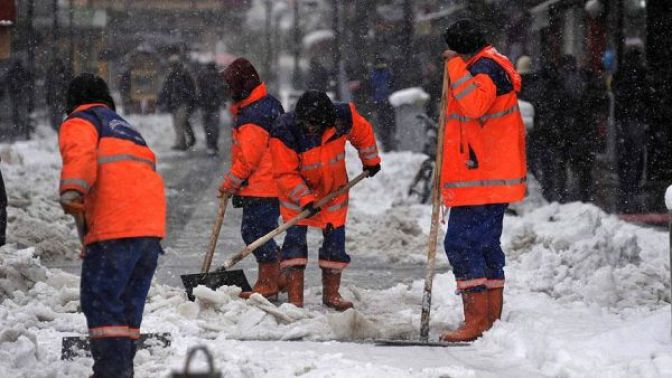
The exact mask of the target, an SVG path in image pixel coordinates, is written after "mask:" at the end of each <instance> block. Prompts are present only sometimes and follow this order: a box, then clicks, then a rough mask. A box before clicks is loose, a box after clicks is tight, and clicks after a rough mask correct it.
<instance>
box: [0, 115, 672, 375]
mask: <svg viewBox="0 0 672 378" xmlns="http://www.w3.org/2000/svg"><path fill="white" fill-rule="evenodd" d="M131 120H132V121H133V123H135V124H136V125H137V127H138V128H139V129H140V131H141V132H142V133H143V135H144V136H145V137H146V139H147V140H148V142H149V144H150V146H151V147H152V148H153V149H154V150H155V151H157V152H158V154H159V162H160V164H159V170H160V171H161V172H162V173H163V174H164V175H166V174H167V175H168V176H169V177H166V183H167V187H168V196H169V200H170V201H171V207H174V209H172V210H171V215H169V222H170V230H171V235H170V237H169V238H167V240H166V241H165V246H166V250H167V253H166V255H165V256H163V257H162V260H161V267H160V269H159V271H158V273H157V281H159V283H157V284H155V285H154V286H153V287H152V290H151V292H150V296H149V299H148V304H147V307H146V311H145V321H144V323H143V329H144V331H146V332H171V333H172V335H173V338H174V339H173V345H172V346H171V347H170V348H166V349H159V348H154V349H150V350H145V351H141V352H139V353H138V356H137V357H136V361H135V363H136V376H138V377H165V376H169V373H170V372H171V371H173V370H178V369H181V367H182V365H183V361H184V357H185V354H186V352H187V349H188V348H189V347H191V346H194V345H199V344H205V345H207V346H209V347H210V350H211V351H212V352H213V354H214V355H215V360H216V364H217V366H218V368H219V369H221V370H222V372H223V373H224V376H227V377H292V376H306V377H323V376H330V377H352V376H357V377H411V376H412V377H446V376H451V377H481V376H485V377H489V376H492V377H495V376H497V377H498V376H505V377H521V376H525V377H527V376H561V377H631V376H634V377H658V376H661V377H664V376H672V341H671V337H670V334H671V330H670V304H669V302H670V282H669V277H670V266H669V256H668V245H667V243H668V235H667V233H666V232H661V231H657V230H651V229H647V228H641V227H638V226H634V225H630V224H627V223H624V222H621V221H619V220H618V219H617V218H615V217H613V216H610V215H608V214H605V213H604V212H602V211H601V210H599V209H598V208H596V207H594V206H592V205H588V204H580V203H573V204H568V205H557V204H550V205H543V204H539V203H537V202H535V201H532V202H531V203H527V204H525V205H524V206H522V207H520V209H519V210H520V215H521V216H507V217H506V219H505V230H504V236H503V239H502V242H503V246H504V248H505V251H506V252H507V259H508V266H507V269H506V273H507V287H506V291H505V308H504V313H503V319H502V321H500V322H498V323H497V324H496V325H495V326H494V327H493V329H492V330H490V331H489V332H487V333H486V335H485V336H484V337H483V338H481V339H480V340H478V341H477V342H475V343H473V344H472V345H471V346H469V347H460V348H457V347H454V348H429V347H412V348H409V347H403V348H394V347H378V346H373V345H371V344H367V340H370V339H374V338H379V337H382V338H410V339H417V337H418V327H419V317H420V301H421V297H422V285H423V282H422V279H423V272H424V261H425V257H424V255H425V248H426V242H427V235H426V234H427V229H428V221H429V208H428V206H424V205H417V204H413V203H409V202H408V201H406V200H405V192H406V188H407V185H408V183H409V182H410V180H411V178H412V175H413V173H414V171H415V169H416V168H417V167H418V166H419V164H420V162H421V161H422V159H423V156H420V155H414V154H410V153H394V154H387V155H385V156H384V163H383V171H382V172H381V173H380V174H379V175H378V176H376V177H375V178H374V179H372V180H366V181H365V182H364V183H362V184H361V186H358V187H356V188H355V189H354V190H353V192H352V200H351V204H352V205H351V211H350V214H349V223H348V235H347V247H348V251H349V252H350V253H351V255H352V257H353V264H352V266H351V268H349V269H348V271H346V273H345V274H344V281H345V285H344V286H345V288H344V289H343V294H344V296H346V297H348V298H350V299H353V300H354V302H355V307H356V311H348V312H346V313H335V312H332V311H327V310H325V309H324V308H322V306H321V305H320V303H319V298H320V290H321V288H320V285H319V284H318V280H319V272H318V271H317V269H316V268H315V265H316V264H315V263H316V261H315V258H316V256H315V255H314V254H311V256H310V257H311V268H310V269H311V270H309V272H308V274H307V276H308V285H307V286H308V288H307V292H306V302H307V306H306V308H305V309H297V308H295V307H294V306H291V305H288V304H284V303H283V304H280V305H279V306H276V305H275V304H271V303H269V302H267V301H265V300H264V299H263V298H261V297H259V296H253V298H251V299H250V300H247V301H244V300H241V299H239V298H237V295H236V294H237V291H236V290H235V289H234V288H221V289H220V290H218V291H216V292H215V291H211V290H208V289H205V288H200V289H199V290H197V292H196V295H197V298H198V299H197V301H196V302H189V301H187V300H186V299H185V298H184V292H183V289H182V288H181V287H180V286H179V281H177V277H178V276H179V274H181V273H187V272H189V273H190V272H194V271H196V270H197V269H198V268H199V267H200V261H201V258H202V253H203V250H204V248H205V244H206V243H207V238H208V234H209V232H210V227H211V224H212V219H213V217H214V215H215V211H216V210H215V206H216V198H215V197H214V194H215V190H216V185H217V181H218V179H219V177H221V173H222V170H223V169H225V167H226V162H225V161H224V160H221V161H219V160H207V159H206V158H205V157H204V156H202V155H201V154H202V151H200V149H197V150H196V151H195V152H192V153H190V154H180V153H174V152H172V151H170V149H169V146H170V143H171V141H172V130H171V128H170V123H169V118H168V117H164V116H151V117H133V118H131ZM200 141H202V139H201V140H200ZM201 145H202V144H201ZM0 156H1V157H2V160H3V166H2V169H3V174H5V179H6V181H7V187H8V192H9V196H10V208H9V215H10V225H9V235H8V236H9V241H10V245H8V246H6V247H3V248H2V249H0V301H1V303H0V371H3V372H4V374H3V376H19V377H62V376H71V377H84V376H87V375H88V374H90V366H91V361H90V359H88V358H77V359H75V360H73V361H60V360H59V357H60V340H61V338H62V337H63V336H65V335H75V334H84V333H85V331H86V325H85V321H84V317H83V316H82V315H81V313H79V312H78V306H79V304H78V298H79V295H78V285H79V279H78V277H77V276H76V275H72V274H68V273H65V272H62V271H60V270H58V269H54V268H53V267H54V266H65V267H70V270H72V271H74V272H76V269H73V268H76V266H77V265H78V260H76V258H75V257H74V256H76V251H77V243H76V235H75V232H74V228H73V226H72V222H71V221H70V219H68V217H66V216H64V215H63V214H62V212H61V211H60V209H59V208H58V205H57V203H56V185H57V180H58V170H59V168H60V159H59V157H58V151H57V149H56V140H55V136H54V135H53V133H51V132H50V131H49V130H47V129H46V128H44V127H41V128H40V131H39V137H38V139H37V140H34V141H31V142H22V143H17V144H15V145H12V146H9V145H0ZM348 159H349V161H350V163H351V165H350V166H349V167H350V168H351V173H357V171H358V170H359V169H361V167H360V166H359V164H358V163H357V161H356V154H352V153H351V154H349V155H348ZM185 167H188V168H189V169H187V168H185ZM185 183H187V184H185ZM196 193H198V194H196ZM532 194H533V195H534V194H535V193H534V191H533V192H532ZM661 200H662V195H661ZM176 205H177V206H176ZM239 222H240V211H239V210H237V209H235V210H234V209H229V211H227V218H226V222H225V226H224V229H223V230H222V237H221V239H220V243H219V247H218V251H217V256H216V259H215V266H216V265H217V263H218V262H221V261H223V260H224V258H225V257H226V256H227V254H230V253H231V252H233V251H235V250H237V248H239V247H241V246H242V244H241V241H240V237H239V232H238V227H239V224H240V223H239ZM318 240H319V233H311V235H310V239H309V242H310V243H311V245H313V246H315V245H316V242H317V241H318ZM278 241H281V238H279V239H278ZM35 255H38V256H40V259H36V258H35V257H34V256H35ZM43 262H44V263H43ZM255 265H256V264H255V263H254V261H253V259H252V258H248V259H247V260H246V261H244V262H243V263H241V267H242V268H244V269H245V271H246V272H247V275H248V278H249V279H250V280H253V279H254V278H255V276H256V271H255V269H254V268H255ZM45 266H49V268H47V267H45ZM448 269H449V267H448V265H447V262H446V259H445V256H444V255H443V254H442V253H440V254H439V257H438V269H437V273H438V274H437V276H436V279H435V282H434V295H433V301H432V304H433V306H432V322H431V330H430V336H431V337H434V338H435V337H436V336H437V335H438V333H439V332H440V331H441V330H442V329H446V328H451V327H455V326H457V325H458V324H459V322H460V321H461V313H460V311H461V304H460V299H459V297H458V296H456V295H455V294H454V289H455V281H454V278H453V277H452V275H451V274H450V273H449V272H448ZM283 300H284V298H282V297H281V302H282V301H283ZM295 339H302V340H303V341H283V340H295ZM241 340H247V341H241ZM253 340H254V341H253ZM336 340H338V341H336ZM201 367H202V365H201Z"/></svg>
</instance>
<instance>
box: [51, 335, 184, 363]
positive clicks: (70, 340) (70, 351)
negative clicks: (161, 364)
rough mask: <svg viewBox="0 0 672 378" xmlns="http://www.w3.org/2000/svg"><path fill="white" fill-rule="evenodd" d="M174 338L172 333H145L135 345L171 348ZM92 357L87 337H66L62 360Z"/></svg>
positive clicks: (62, 347)
mask: <svg viewBox="0 0 672 378" xmlns="http://www.w3.org/2000/svg"><path fill="white" fill-rule="evenodd" d="M171 340H172V336H171V335H170V333H167V332H164V333H143V334H141V335H140V339H138V340H136V341H135V344H136V346H137V348H138V350H140V349H147V348H150V347H154V346H158V347H161V348H167V347H169V346H170V343H171ZM78 356H81V357H90V356H91V345H90V344H89V338H88V337H87V336H68V337H64V338H63V341H62V343H61V360H72V359H73V358H75V357H78Z"/></svg>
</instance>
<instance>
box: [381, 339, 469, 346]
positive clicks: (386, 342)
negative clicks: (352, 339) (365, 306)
mask: <svg viewBox="0 0 672 378" xmlns="http://www.w3.org/2000/svg"><path fill="white" fill-rule="evenodd" d="M374 342H375V345H376V346H400V347H408V346H420V347H440V348H447V347H466V346H470V345H471V343H469V342H466V341H465V342H454V343H448V342H442V341H415V340H375V341H374Z"/></svg>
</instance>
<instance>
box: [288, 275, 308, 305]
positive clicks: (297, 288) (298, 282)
mask: <svg viewBox="0 0 672 378" xmlns="http://www.w3.org/2000/svg"><path fill="white" fill-rule="evenodd" d="M304 271H305V269H304V268H289V269H287V270H286V273H287V302H289V303H291V304H293V305H294V306H296V307H303V273H304Z"/></svg>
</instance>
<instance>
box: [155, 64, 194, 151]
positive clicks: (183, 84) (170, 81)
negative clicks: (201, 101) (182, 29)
mask: <svg viewBox="0 0 672 378" xmlns="http://www.w3.org/2000/svg"><path fill="white" fill-rule="evenodd" d="M169 62H170V71H169V72H168V76H167V77H166V81H165V82H164V84H163V87H162V88H161V92H160V93H159V104H160V106H161V107H163V108H164V109H166V110H167V111H169V112H170V113H171V114H172V115H173V127H174V128H175V144H174V145H173V147H172V148H173V150H178V151H186V150H188V149H189V148H191V147H193V145H194V144H195V143H196V137H195V136H194V130H193V129H192V128H191V124H190V123H189V117H190V116H191V113H192V112H193V111H194V106H195V105H196V85H195V83H194V79H193V78H192V77H191V74H189V71H187V69H186V68H185V67H184V65H183V64H182V62H181V61H180V58H179V57H178V56H177V55H173V56H171V57H170V59H169Z"/></svg>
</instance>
